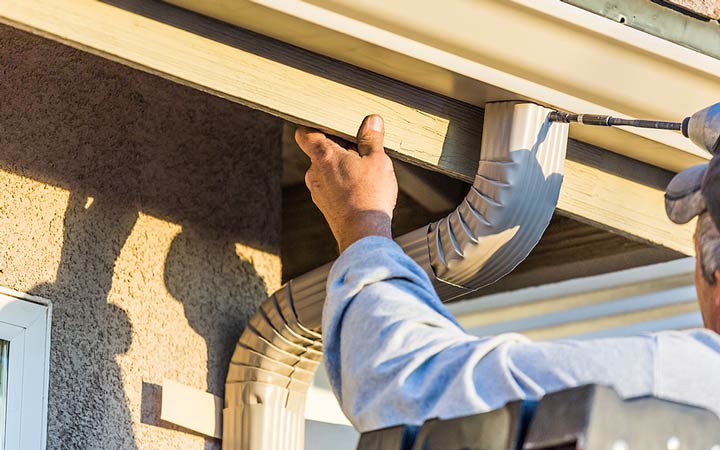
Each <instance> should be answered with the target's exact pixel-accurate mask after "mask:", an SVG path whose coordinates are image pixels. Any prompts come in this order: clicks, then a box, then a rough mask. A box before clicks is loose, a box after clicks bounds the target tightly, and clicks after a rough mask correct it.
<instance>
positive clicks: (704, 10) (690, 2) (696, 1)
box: [665, 0, 720, 19]
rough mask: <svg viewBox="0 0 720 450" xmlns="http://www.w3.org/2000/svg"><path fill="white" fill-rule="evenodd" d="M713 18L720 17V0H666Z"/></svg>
mask: <svg viewBox="0 0 720 450" xmlns="http://www.w3.org/2000/svg"><path fill="white" fill-rule="evenodd" d="M665 1H667V2H668V3H673V4H675V5H678V6H680V7H682V8H685V9H687V10H690V11H693V12H696V13H698V14H700V15H702V16H705V17H709V18H711V19H720V0H665Z"/></svg>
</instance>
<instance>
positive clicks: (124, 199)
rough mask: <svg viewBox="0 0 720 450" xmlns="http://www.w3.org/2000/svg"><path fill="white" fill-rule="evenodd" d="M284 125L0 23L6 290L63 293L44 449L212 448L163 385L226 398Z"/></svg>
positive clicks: (269, 265)
mask: <svg viewBox="0 0 720 450" xmlns="http://www.w3.org/2000/svg"><path fill="white" fill-rule="evenodd" d="M281 128H282V127H281V123H280V122H279V121H278V120H276V119H274V118H272V117H269V116H267V115H264V114H261V113H258V112H254V111H250V110H248V109H245V108H242V107H240V106H238V105H235V104H232V103H229V102H226V101H224V100H221V99H218V98H214V97H211V96H209V95H207V94H203V93H200V92H197V91H193V90H191V89H189V88H185V87H182V86H179V85H176V84H173V83H171V82H168V81H165V80H162V79H160V78H157V77H154V76H151V75H148V74H145V73H141V72H138V71H135V70H132V69H129V68H127V67H124V66H121V65H118V64H115V63H111V62H109V61H106V60H103V59H100V58H97V57H94V56H91V55H89V54H85V53H82V52H80V51H77V50H74V49H71V48H68V47H65V46H62V45H60V44H57V43H53V42H50V41H47V40H44V39H41V38H38V37H35V36H32V35H30V34H27V33H24V32H20V31H17V30H14V29H11V28H7V27H0V285H4V286H7V287H10V288H13V289H17V290H21V291H27V292H31V293H33V294H36V295H40V296H43V297H46V298H49V299H51V300H52V301H53V303H54V316H53V328H52V343H51V348H52V350H51V374H50V399H49V428H48V448H51V449H56V448H62V449H170V448H174V449H205V448H219V444H218V443H217V442H216V441H213V440H209V439H205V438H203V437H201V436H199V435H196V434H193V433H192V432H187V431H185V430H180V429H175V428H173V427H172V426H169V425H168V424H163V423H161V422H160V421H159V403H158V402H159V400H160V392H159V387H158V386H159V385H160V384H161V383H162V380H163V379H164V378H170V379H173V380H176V381H178V382H181V383H184V384H187V385H190V386H193V387H195V388H199V389H203V390H210V391H211V392H213V393H215V394H218V395H221V394H222V390H223V384H224V377H225V373H226V370H227V363H228V361H229V358H230V355H231V353H232V350H233V346H234V342H235V340H236V339H237V337H238V335H239V333H240V332H241V331H242V328H243V326H244V324H245V321H246V320H247V319H248V318H249V316H250V315H251V314H252V313H253V312H254V310H255V308H256V306H257V305H258V304H259V303H260V302H261V301H262V300H263V299H264V298H265V296H266V294H267V292H268V291H270V290H272V289H274V288H276V287H277V286H278V284H279V281H280V260H279V257H278V251H279V241H280V237H279V236H280V209H279V205H280V197H281V195H280V171H281V167H280V164H281V163H280V139H281V132H282V130H281Z"/></svg>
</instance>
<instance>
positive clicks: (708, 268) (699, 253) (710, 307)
mask: <svg viewBox="0 0 720 450" xmlns="http://www.w3.org/2000/svg"><path fill="white" fill-rule="evenodd" d="M665 210H666V212H667V215H668V217H669V218H670V220H672V221H673V222H675V223H678V224H684V223H687V222H689V221H690V220H692V219H693V218H694V217H697V218H698V221H697V227H696V229H695V253H696V257H697V263H696V265H695V287H696V289H697V294H698V301H699V303H700V311H701V313H702V316H703V322H704V323H705V327H707V328H710V329H712V330H714V331H715V332H720V231H718V230H719V229H720V157H715V158H713V159H712V161H711V162H710V163H708V164H701V165H699V166H695V167H691V168H689V169H687V170H685V171H683V172H681V173H679V174H677V175H676V176H675V177H674V178H673V179H672V181H671V182H670V184H669V185H668V187H667V189H666V192H665Z"/></svg>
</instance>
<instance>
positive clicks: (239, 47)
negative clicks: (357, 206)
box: [0, 0, 693, 254]
mask: <svg viewBox="0 0 720 450" xmlns="http://www.w3.org/2000/svg"><path fill="white" fill-rule="evenodd" d="M113 1H114V2H115V3H116V4H117V6H114V5H111V4H108V3H105V2H101V1H95V0H3V1H2V2H0V22H1V23H5V24H9V25H11V26H15V27H18V28H21V29H25V30H28V31H31V32H33V33H36V34H39V35H42V36H45V37H47V38H50V39H54V40H57V41H60V42H63V43H66V44H68V45H72V46H74V47H78V48H80V49H83V50H86V51H89V52H91V53H94V54H96V55H100V56H102V57H104V58H108V59H111V60H114V61H119V62H121V63H123V64H127V65H130V66H132V67H135V68H137V69H140V70H144V71H147V72H150V73H153V74H157V75H159V76H162V77H165V78H168V79H170V80H173V81H175V82H178V83H182V84H185V85H188V86H191V87H194V88H197V89H200V90H203V91H205V92H208V93H211V94H213V95H218V96H221V97H223V98H226V99H228V100H231V101H234V102H238V103H241V104H243V105H247V106H250V107H252V108H257V109H261V110H263V111H266V112H268V113H270V114H274V115H277V116H279V117H282V118H284V119H286V120H289V121H292V122H295V123H300V124H307V125H312V126H316V127H319V128H322V129H325V130H328V131H330V132H332V133H333V134H336V135H339V136H343V137H351V136H352V135H354V133H355V131H356V127H357V125H358V124H359V123H360V121H361V119H362V118H363V117H364V116H365V115H367V114H370V113H378V114H381V115H382V116H383V117H384V118H385V120H386V130H387V134H386V142H385V145H386V147H387V148H388V150H390V151H391V152H392V153H393V155H394V156H395V157H398V158H400V159H403V160H406V161H409V162H412V163H413V164H417V165H422V166H425V167H429V168H431V169H433V170H436V171H440V172H444V173H447V174H449V175H451V176H454V177H457V178H462V179H466V180H468V179H470V177H473V176H474V173H475V169H476V167H477V161H478V157H479V155H478V153H479V149H480V142H481V135H482V130H481V128H482V122H483V114H482V109H480V108H478V107H475V106H472V105H469V104H466V103H461V102H458V101H456V100H451V99H448V98H447V97H442V96H440V95H437V94H433V93H430V92H428V91H423V90H420V89H418V88H415V87H412V86H409V85H405V84H403V83H400V82H398V81H394V80H391V79H388V78H385V77H382V76H379V75H376V74H373V73H371V72H367V71H365V70H362V69H358V68H355V67H352V66H349V65H346V64H343V63H339V62H337V61H333V60H330V59H327V58H325V57H322V56H319V55H315V54H312V53H309V52H307V51H304V50H301V49H298V48H295V47H292V46H289V45H287V44H283V43H280V42H278V41H273V40H271V39H268V38H265V37H263V36H260V35H257V34H254V33H251V32H247V31H244V30H240V29H237V28H234V27H231V26H229V25H226V24H222V23H220V22H217V21H214V20H211V19H207V18H203V17H201V16H198V15H196V14H194V13H190V12H187V11H184V10H181V9H179V8H176V7H173V6H171V5H167V4H163V3H158V2H145V1H140V0H113ZM568 155H569V161H568V163H567V165H566V174H565V182H564V185H563V188H562V191H561V194H560V201H559V203H558V209H559V210H560V211H561V212H562V213H564V214H567V215H569V216H572V217H574V218H578V219H580V220H584V221H587V222H589V223H591V224H595V225H598V226H602V227H604V228H607V229H609V230H612V231H616V232H620V233H623V234H625V235H627V236H632V237H634V238H637V239H640V240H643V241H646V242H649V243H653V244H658V245H662V246H665V247H667V248H670V249H673V250H677V251H680V252H682V253H684V254H692V252H693V249H692V243H691V236H692V225H688V226H685V227H678V226H676V225H673V224H671V223H670V222H669V221H668V220H667V219H666V218H665V213H664V206H663V198H662V195H663V192H662V189H663V187H664V185H665V183H666V182H667V180H668V179H669V178H668V177H669V173H668V172H665V171H664V170H662V169H658V168H657V167H653V166H650V165H647V164H643V163H640V162H637V161H634V160H631V159H629V158H625V157H622V156H620V155H616V154H613V153H609V152H607V151H604V150H601V149H598V148H596V147H592V146H588V145H585V144H581V143H578V142H575V141H571V142H570V145H569V146H568Z"/></svg>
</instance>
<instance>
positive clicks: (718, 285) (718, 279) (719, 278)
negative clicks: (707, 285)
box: [712, 269, 720, 292]
mask: <svg viewBox="0 0 720 450" xmlns="http://www.w3.org/2000/svg"><path fill="white" fill-rule="evenodd" d="M713 275H714V276H715V284H713V285H712V287H713V288H714V289H716V290H717V292H720V269H717V270H716V271H715V272H714V273H713Z"/></svg>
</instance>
